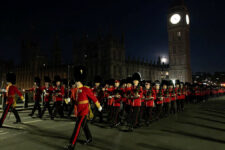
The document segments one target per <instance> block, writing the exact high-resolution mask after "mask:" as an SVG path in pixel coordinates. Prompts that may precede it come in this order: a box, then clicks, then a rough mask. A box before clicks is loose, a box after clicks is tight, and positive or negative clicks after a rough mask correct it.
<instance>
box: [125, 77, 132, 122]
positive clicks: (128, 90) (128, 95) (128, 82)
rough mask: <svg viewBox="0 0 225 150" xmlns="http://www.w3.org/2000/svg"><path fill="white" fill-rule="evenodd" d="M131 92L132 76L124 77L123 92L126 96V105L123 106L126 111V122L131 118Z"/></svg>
mask: <svg viewBox="0 0 225 150" xmlns="http://www.w3.org/2000/svg"><path fill="white" fill-rule="evenodd" d="M131 92H132V78H131V77H128V78H127V79H126V88H125V94H124V97H125V98H126V107H125V111H126V117H125V120H126V123H130V118H131V114H132V111H133V110H132V100H131V94H132V93H131Z"/></svg>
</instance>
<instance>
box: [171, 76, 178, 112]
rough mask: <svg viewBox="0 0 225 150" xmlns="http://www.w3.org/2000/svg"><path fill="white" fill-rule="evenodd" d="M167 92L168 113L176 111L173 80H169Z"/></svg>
mask: <svg viewBox="0 0 225 150" xmlns="http://www.w3.org/2000/svg"><path fill="white" fill-rule="evenodd" d="M169 94H170V101H171V102H170V104H171V105H170V113H171V114H175V113H176V97H177V96H176V91H175V89H174V85H173V82H172V81H171V80H170V81H169Z"/></svg>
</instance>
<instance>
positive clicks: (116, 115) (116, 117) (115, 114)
mask: <svg viewBox="0 0 225 150" xmlns="http://www.w3.org/2000/svg"><path fill="white" fill-rule="evenodd" d="M119 112H120V107H113V119H112V124H114V125H115V124H117V123H118V122H120V117H119Z"/></svg>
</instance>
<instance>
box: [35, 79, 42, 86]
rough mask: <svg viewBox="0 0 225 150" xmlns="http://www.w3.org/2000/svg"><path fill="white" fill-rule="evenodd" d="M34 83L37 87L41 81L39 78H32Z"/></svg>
mask: <svg viewBox="0 0 225 150" xmlns="http://www.w3.org/2000/svg"><path fill="white" fill-rule="evenodd" d="M34 82H36V84H37V85H40V84H41V79H40V78H39V77H35V78H34Z"/></svg>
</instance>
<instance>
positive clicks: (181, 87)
mask: <svg viewBox="0 0 225 150" xmlns="http://www.w3.org/2000/svg"><path fill="white" fill-rule="evenodd" d="M185 90H186V89H185V88H184V83H183V82H181V83H180V91H181V94H180V109H181V111H184V104H185V93H186V91H185Z"/></svg>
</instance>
